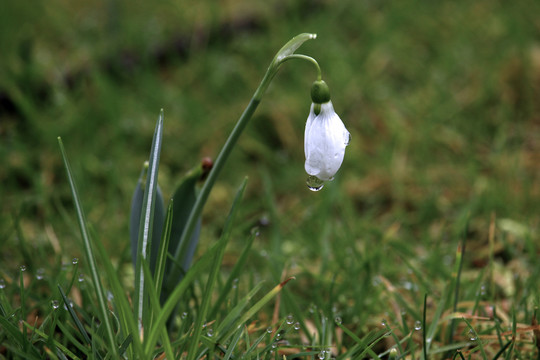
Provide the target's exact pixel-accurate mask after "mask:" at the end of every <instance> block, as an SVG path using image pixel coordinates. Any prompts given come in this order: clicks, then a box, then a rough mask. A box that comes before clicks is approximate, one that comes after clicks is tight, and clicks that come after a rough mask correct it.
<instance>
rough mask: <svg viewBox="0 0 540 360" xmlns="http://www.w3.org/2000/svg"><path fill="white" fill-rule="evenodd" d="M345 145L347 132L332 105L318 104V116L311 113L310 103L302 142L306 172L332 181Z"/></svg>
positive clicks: (329, 103)
mask: <svg viewBox="0 0 540 360" xmlns="http://www.w3.org/2000/svg"><path fill="white" fill-rule="evenodd" d="M348 143H349V132H348V131H347V129H346V128H345V125H343V122H342V121H341V119H340V118H339V116H338V115H337V114H336V112H335V111H334V107H333V106H332V102H331V101H329V102H327V103H324V104H322V105H321V112H320V113H319V115H315V113H314V112H313V104H312V105H311V111H310V114H309V117H308V120H307V122H306V131H305V139H304V151H305V154H306V163H305V169H306V172H307V173H308V174H309V175H313V176H316V177H318V178H319V179H321V180H324V181H326V180H330V179H332V178H333V177H334V175H335V173H336V172H337V171H338V170H339V167H340V166H341V163H342V162H343V157H344V156H345V147H346V146H347V144H348Z"/></svg>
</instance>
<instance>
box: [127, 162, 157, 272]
mask: <svg viewBox="0 0 540 360" xmlns="http://www.w3.org/2000/svg"><path fill="white" fill-rule="evenodd" d="M148 166H149V165H148V161H146V162H145V163H144V165H143V169H142V170H141V175H140V176H139V180H138V181H137V186H136V187H135V191H134V192H133V197H132V200H131V212H130V216H129V238H130V244H131V261H132V262H133V266H134V267H135V266H136V264H137V249H138V248H139V247H138V243H139V231H140V225H141V211H142V208H143V206H142V205H143V201H144V191H145V190H144V188H145V184H146V177H147V174H148ZM164 220H165V203H164V201H163V194H162V193H161V189H160V188H159V186H158V187H157V190H156V204H155V209H154V220H153V223H154V224H153V226H152V239H161V231H162V229H163V223H164ZM159 244H160V243H159V241H153V242H152V248H151V251H150V269H152V272H154V268H155V266H156V265H155V264H156V258H157V253H158V248H159Z"/></svg>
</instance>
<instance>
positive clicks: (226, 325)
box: [210, 282, 263, 342]
mask: <svg viewBox="0 0 540 360" xmlns="http://www.w3.org/2000/svg"><path fill="white" fill-rule="evenodd" d="M262 285H263V283H262V282H261V283H259V284H258V285H257V286H255V288H253V289H252V290H251V291H250V292H249V293H248V294H247V295H246V296H245V297H244V298H243V299H242V300H240V302H238V304H237V305H236V306H235V307H234V308H233V309H231V310H230V311H229V312H228V313H227V316H225V318H224V319H223V320H222V321H221V322H220V324H219V326H218V327H217V329H216V331H215V333H216V342H225V341H226V340H227V339H226V338H224V337H223V336H222V335H223V334H225V333H226V332H227V331H228V330H229V329H231V328H232V325H233V323H234V321H235V320H237V319H238V318H239V317H240V315H241V314H242V311H243V310H244V309H245V307H246V306H247V304H248V303H249V301H250V300H251V299H252V298H253V296H255V294H256V293H257V292H258V291H259V290H260V289H261V287H262ZM210 319H213V318H210Z"/></svg>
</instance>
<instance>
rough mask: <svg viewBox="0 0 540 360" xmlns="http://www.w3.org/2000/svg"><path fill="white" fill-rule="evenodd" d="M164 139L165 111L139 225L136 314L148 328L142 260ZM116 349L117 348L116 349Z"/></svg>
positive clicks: (149, 238) (155, 140) (149, 241)
mask: <svg viewBox="0 0 540 360" xmlns="http://www.w3.org/2000/svg"><path fill="white" fill-rule="evenodd" d="M162 137H163V109H162V110H161V112H160V113H159V117H158V121H157V124H156V129H155V131H154V138H153V140H152V150H151V152H150V160H149V161H148V175H147V177H146V186H145V190H144V197H143V201H142V206H141V219H140V220H141V221H140V225H139V239H138V241H137V261H136V266H135V296H134V303H135V313H136V316H137V319H138V320H139V326H142V327H143V328H146V325H147V324H148V321H149V316H148V313H147V312H146V311H145V303H146V302H147V300H146V299H145V278H144V272H143V269H142V259H143V258H144V259H147V258H148V252H149V250H150V249H151V244H152V239H153V237H152V235H153V226H154V210H155V208H156V202H157V200H156V193H157V187H158V186H157V180H158V170H159V157H160V154H161V143H162ZM115 349H116V348H115Z"/></svg>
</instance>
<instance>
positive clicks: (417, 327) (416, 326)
mask: <svg viewBox="0 0 540 360" xmlns="http://www.w3.org/2000/svg"><path fill="white" fill-rule="evenodd" d="M414 330H417V331H418V330H422V322H421V321H420V320H416V321H415V322H414Z"/></svg>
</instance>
